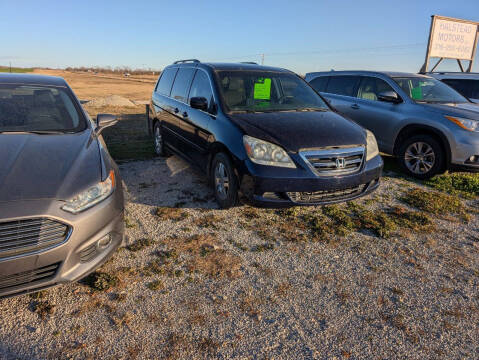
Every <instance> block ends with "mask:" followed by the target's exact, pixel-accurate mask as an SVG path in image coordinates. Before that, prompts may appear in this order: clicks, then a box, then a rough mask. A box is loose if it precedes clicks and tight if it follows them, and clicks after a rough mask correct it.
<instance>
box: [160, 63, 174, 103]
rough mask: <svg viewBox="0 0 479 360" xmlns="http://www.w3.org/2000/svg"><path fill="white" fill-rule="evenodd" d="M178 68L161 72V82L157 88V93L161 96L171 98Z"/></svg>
mask: <svg viewBox="0 0 479 360" xmlns="http://www.w3.org/2000/svg"><path fill="white" fill-rule="evenodd" d="M177 71H178V68H167V69H165V70H163V71H162V72H161V77H160V81H159V82H158V85H157V86H156V91H157V92H158V93H159V94H161V95H166V96H170V91H171V85H173V80H174V79H175V75H176V72H177Z"/></svg>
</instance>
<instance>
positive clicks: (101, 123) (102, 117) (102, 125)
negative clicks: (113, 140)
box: [95, 114, 118, 135]
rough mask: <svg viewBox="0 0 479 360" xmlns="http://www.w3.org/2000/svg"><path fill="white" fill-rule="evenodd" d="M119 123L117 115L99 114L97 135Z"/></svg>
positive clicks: (97, 117)
mask: <svg viewBox="0 0 479 360" xmlns="http://www.w3.org/2000/svg"><path fill="white" fill-rule="evenodd" d="M117 122H118V120H117V119H116V116H115V115H112V114H98V115H97V116H96V129H95V132H96V133H97V135H100V133H101V132H102V131H103V130H104V129H106V128H107V127H109V126H113V125H115V124H116V123H117Z"/></svg>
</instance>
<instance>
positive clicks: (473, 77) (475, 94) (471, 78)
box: [427, 72, 479, 104]
mask: <svg viewBox="0 0 479 360" xmlns="http://www.w3.org/2000/svg"><path fill="white" fill-rule="evenodd" d="M427 75H429V76H432V77H433V78H435V79H438V80H441V81H442V82H444V83H446V84H447V85H449V86H450V87H452V88H454V89H455V90H457V91H458V92H460V93H461V94H462V95H464V96H465V97H467V98H468V99H469V100H471V101H472V102H474V103H476V104H479V73H463V72H435V73H428V74H427Z"/></svg>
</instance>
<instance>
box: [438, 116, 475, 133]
mask: <svg viewBox="0 0 479 360" xmlns="http://www.w3.org/2000/svg"><path fill="white" fill-rule="evenodd" d="M445 118H446V119H447V120H449V121H452V122H453V123H454V124H456V125H459V126H460V127H462V128H463V129H465V130H468V131H475V132H479V121H476V120H471V119H465V118H460V117H456V116H445Z"/></svg>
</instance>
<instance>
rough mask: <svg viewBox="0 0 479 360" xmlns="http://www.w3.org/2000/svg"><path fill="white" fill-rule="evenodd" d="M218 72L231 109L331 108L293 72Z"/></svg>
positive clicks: (294, 109) (220, 84)
mask: <svg viewBox="0 0 479 360" xmlns="http://www.w3.org/2000/svg"><path fill="white" fill-rule="evenodd" d="M217 74H218V78H219V79H218V80H219V84H218V85H219V86H218V87H219V89H220V92H221V94H222V96H223V99H224V101H225V105H226V107H227V110H228V111H230V112H277V111H325V110H328V106H327V105H326V104H325V102H324V101H323V100H322V99H321V97H320V96H319V95H318V94H317V93H316V92H315V91H314V90H313V89H312V88H311V87H310V86H309V85H308V84H307V83H306V82H305V81H304V80H302V79H301V78H299V77H298V76H296V75H294V74H291V73H286V72H285V73H283V72H275V71H262V70H259V71H257V70H249V71H247V70H233V71H218V72H217Z"/></svg>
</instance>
